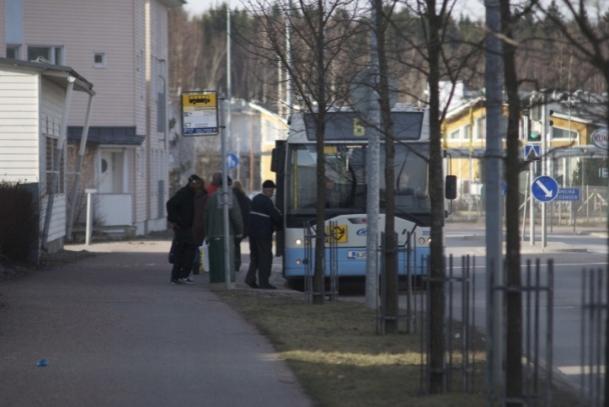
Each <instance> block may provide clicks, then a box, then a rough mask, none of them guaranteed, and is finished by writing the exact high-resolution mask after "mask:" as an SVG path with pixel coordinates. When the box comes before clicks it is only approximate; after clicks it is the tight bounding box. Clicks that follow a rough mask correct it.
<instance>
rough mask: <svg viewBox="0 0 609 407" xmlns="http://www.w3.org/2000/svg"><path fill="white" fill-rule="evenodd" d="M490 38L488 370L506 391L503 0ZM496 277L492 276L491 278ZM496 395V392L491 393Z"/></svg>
mask: <svg viewBox="0 0 609 407" xmlns="http://www.w3.org/2000/svg"><path fill="white" fill-rule="evenodd" d="M485 7H486V25H487V34H486V39H485V45H486V47H485V49H486V63H485V65H486V66H485V73H484V81H485V86H486V154H485V165H486V171H485V180H484V185H485V195H486V202H485V206H486V221H485V222H486V273H487V278H486V281H487V287H486V302H487V313H486V317H487V332H488V334H489V336H490V340H489V341H487V369H488V372H487V373H488V374H487V377H488V381H489V383H488V386H489V387H488V388H489V389H494V390H498V389H501V388H502V387H503V382H502V375H501V372H502V365H503V330H502V325H503V324H502V323H503V304H502V297H501V293H500V291H499V290H495V289H494V287H493V286H492V285H491V282H494V285H495V286H502V285H503V277H502V275H503V273H502V266H503V251H502V221H501V220H502V216H501V215H502V214H501V191H500V181H501V157H502V155H501V134H500V123H501V104H502V90H503V80H502V78H503V64H502V57H501V49H502V47H501V41H500V39H499V34H500V33H501V13H500V9H499V0H485ZM491 273H492V275H491ZM491 391H493V390H491Z"/></svg>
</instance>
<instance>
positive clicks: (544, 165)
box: [541, 90, 552, 248]
mask: <svg viewBox="0 0 609 407" xmlns="http://www.w3.org/2000/svg"><path fill="white" fill-rule="evenodd" d="M541 97H542V102H541V103H542V105H541V123H542V126H543V131H542V132H541V133H542V136H541V137H542V139H541V145H542V146H543V149H542V150H543V151H542V154H541V175H548V176H552V174H550V171H549V165H548V155H547V154H548V146H549V145H550V143H549V141H548V138H549V135H550V134H549V133H550V130H549V127H550V126H549V120H548V98H547V93H546V91H545V90H542V96H541ZM547 205H548V204H547V203H545V202H542V204H541V247H542V248H545V247H547V246H548V222H547V220H548V219H547V217H548V213H547V208H546V206H547Z"/></svg>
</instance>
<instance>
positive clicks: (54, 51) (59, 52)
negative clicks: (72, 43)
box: [27, 46, 63, 65]
mask: <svg viewBox="0 0 609 407" xmlns="http://www.w3.org/2000/svg"><path fill="white" fill-rule="evenodd" d="M41 59H42V61H41ZM27 60H28V61H36V60H38V61H40V62H47V63H50V64H54V65H63V47H52V46H34V47H27Z"/></svg>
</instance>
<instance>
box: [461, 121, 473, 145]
mask: <svg viewBox="0 0 609 407" xmlns="http://www.w3.org/2000/svg"><path fill="white" fill-rule="evenodd" d="M463 136H464V137H465V139H466V140H468V141H471V139H472V125H471V124H467V125H466V126H465V128H464V132H463Z"/></svg>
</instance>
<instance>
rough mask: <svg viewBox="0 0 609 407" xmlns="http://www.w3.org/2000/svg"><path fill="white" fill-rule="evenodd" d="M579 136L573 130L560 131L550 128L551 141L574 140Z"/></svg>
mask: <svg viewBox="0 0 609 407" xmlns="http://www.w3.org/2000/svg"><path fill="white" fill-rule="evenodd" d="M578 136H579V134H578V133H577V132H576V131H575V130H567V129H560V128H558V127H552V139H553V140H576V139H577V137H578Z"/></svg>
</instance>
